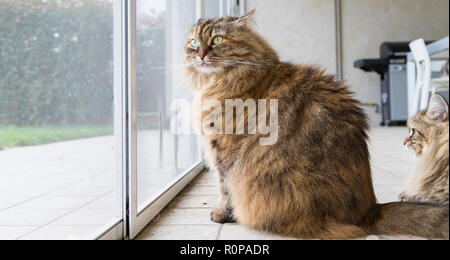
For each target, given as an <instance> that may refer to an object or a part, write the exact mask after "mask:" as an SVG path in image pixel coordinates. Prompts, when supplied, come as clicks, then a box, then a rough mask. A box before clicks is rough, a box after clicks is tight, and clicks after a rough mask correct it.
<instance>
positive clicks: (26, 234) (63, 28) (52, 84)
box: [0, 0, 121, 239]
mask: <svg viewBox="0 0 450 260" xmlns="http://www.w3.org/2000/svg"><path fill="white" fill-rule="evenodd" d="M113 105H114V104H113V4H112V1H106V0H84V1H79V0H45V1H44V0H40V1H38V0H32V1H16V0H2V1H0V239H85V238H90V237H91V236H93V235H95V234H97V233H98V232H100V231H103V230H105V229H106V228H107V227H108V226H107V224H108V223H111V222H112V221H116V220H117V219H121V213H120V212H121V210H120V208H121V207H120V202H117V203H116V200H115V182H114V180H115V174H114V158H115V157H114V153H115V151H114V136H113V132H114V130H113V122H114V121H113V116H114V113H113V107H114V106H113Z"/></svg>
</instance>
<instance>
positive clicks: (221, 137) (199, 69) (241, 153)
mask: <svg viewBox="0 0 450 260" xmlns="http://www.w3.org/2000/svg"><path fill="white" fill-rule="evenodd" d="M253 13H254V11H253V12H251V13H250V14H248V15H246V16H244V17H227V18H217V19H208V20H200V21H199V22H198V23H197V24H196V25H195V26H194V27H193V28H192V30H191V32H190V36H189V38H188V40H187V41H186V46H185V63H186V74H187V76H188V77H189V79H190V81H191V84H192V87H193V89H194V92H195V93H196V94H195V100H194V102H195V103H197V104H198V103H201V104H202V105H205V104H207V107H210V106H209V104H213V103H217V102H218V103H219V105H220V107H221V108H222V109H223V107H224V106H225V105H224V103H225V100H226V99H232V100H236V99H240V100H244V101H245V100H250V99H252V100H261V99H264V100H267V101H268V100H273V99H275V100H278V119H279V124H278V127H277V130H278V135H279V138H278V142H276V144H274V145H271V146H263V145H260V143H259V142H260V139H261V138H264V137H265V136H266V135H263V134H244V135H238V134H215V133H212V132H208V133H206V134H205V139H206V140H207V144H208V149H209V151H208V154H207V155H208V157H209V158H210V162H209V164H210V168H211V169H212V170H214V171H216V172H217V173H218V174H219V176H220V184H221V191H222V202H221V204H220V205H219V206H218V207H217V208H215V209H214V210H213V212H212V214H211V217H212V220H213V221H215V222H218V223H225V222H231V221H237V222H239V223H241V224H244V225H247V226H249V227H251V228H254V229H258V230H265V231H269V232H274V233H277V234H281V235H285V236H293V237H298V238H323V239H350V238H358V237H363V236H366V235H368V234H406V235H415V236H421V237H428V238H447V239H448V233H449V229H448V213H449V209H448V207H441V206H431V205H425V204H418V203H393V204H388V205H377V204H376V198H375V195H374V190H373V186H372V180H371V170H370V163H369V152H368V149H367V144H366V139H367V134H366V131H367V128H368V124H367V120H366V117H365V115H364V113H363V111H362V109H361V108H360V106H359V102H358V101H356V100H355V99H353V98H352V93H351V92H350V91H349V89H348V87H347V86H346V85H345V84H344V83H343V82H338V81H336V80H335V78H334V77H333V76H328V75H325V74H324V72H323V71H322V70H320V69H317V68H315V67H311V66H305V65H292V64H287V63H283V62H281V61H280V60H279V58H278V55H277V53H276V52H275V51H274V50H273V49H272V47H271V46H270V45H269V44H268V43H267V42H266V41H265V40H264V39H263V37H262V36H260V35H259V34H258V33H257V32H256V31H254V30H253V29H252V28H251V26H249V24H248V19H249V18H250V16H252V15H253ZM267 103H268V102H267ZM225 109H226V108H225ZM225 109H223V110H225ZM259 110H260V108H258V112H260V111H259ZM195 112H196V113H197V120H198V121H201V124H203V125H208V124H210V126H213V125H214V124H213V123H211V122H212V120H214V122H216V121H215V120H221V119H225V115H226V113H225V111H224V112H220V113H215V112H214V111H210V110H206V111H203V112H200V111H198V110H196V111H195ZM250 114H251V112H249V111H247V112H246V115H245V120H246V123H247V122H248V121H249V117H250ZM260 119H261V118H259V120H258V122H260ZM205 121H206V123H205ZM236 125H237V123H236ZM258 127H260V125H259V123H258ZM235 128H236V127H235ZM247 133H249V132H247Z"/></svg>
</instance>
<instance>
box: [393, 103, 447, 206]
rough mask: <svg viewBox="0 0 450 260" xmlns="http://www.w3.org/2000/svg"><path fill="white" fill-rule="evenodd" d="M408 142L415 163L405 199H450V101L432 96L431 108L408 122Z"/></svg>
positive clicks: (430, 200) (435, 201)
mask: <svg viewBox="0 0 450 260" xmlns="http://www.w3.org/2000/svg"><path fill="white" fill-rule="evenodd" d="M408 126H409V128H410V135H409V136H408V137H407V138H406V140H405V146H406V147H407V148H408V149H410V150H412V151H413V152H415V154H416V157H417V158H416V159H417V161H416V165H415V167H414V170H413V171H412V173H411V174H410V176H409V178H408V182H407V185H406V191H405V192H404V193H403V194H402V195H401V199H402V200H404V201H416V202H434V203H440V204H447V205H448V202H449V113H448V104H447V103H446V101H445V100H444V98H442V97H441V96H439V95H435V96H433V98H432V99H431V102H430V108H429V109H427V110H425V111H422V112H420V113H418V114H416V115H414V116H413V117H412V118H411V119H410V120H409V122H408Z"/></svg>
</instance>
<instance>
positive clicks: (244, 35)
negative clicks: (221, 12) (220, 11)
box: [184, 10, 278, 75]
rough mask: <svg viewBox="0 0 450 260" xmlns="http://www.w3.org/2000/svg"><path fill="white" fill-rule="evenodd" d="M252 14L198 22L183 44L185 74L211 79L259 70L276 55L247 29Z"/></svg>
mask: <svg viewBox="0 0 450 260" xmlns="http://www.w3.org/2000/svg"><path fill="white" fill-rule="evenodd" d="M254 14H255V10H253V11H251V12H250V13H248V14H247V15H244V16H242V17H224V18H215V19H201V20H199V21H198V23H197V24H196V25H194V26H193V27H192V28H191V30H190V32H189V36H188V38H187V40H186V43H185V48H184V50H185V53H184V54H185V55H184V63H185V65H186V70H187V71H186V72H187V73H191V74H198V75H211V74H217V73H224V72H229V71H230V70H233V69H244V68H247V69H249V68H251V67H253V68H254V69H255V68H258V67H262V66H265V65H267V64H268V63H270V62H271V60H276V59H278V56H277V54H276V53H275V51H273V50H272V48H271V47H270V46H269V45H268V44H267V43H266V41H265V40H264V39H263V37H261V36H260V35H259V34H258V33H256V32H255V31H254V30H253V29H252V28H251V26H250V25H249V22H250V19H251V17H252V16H253V15H254Z"/></svg>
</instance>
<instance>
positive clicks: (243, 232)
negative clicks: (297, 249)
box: [219, 224, 294, 240]
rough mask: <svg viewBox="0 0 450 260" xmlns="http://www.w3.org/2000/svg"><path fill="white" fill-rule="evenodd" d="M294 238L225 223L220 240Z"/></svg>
mask: <svg viewBox="0 0 450 260" xmlns="http://www.w3.org/2000/svg"><path fill="white" fill-rule="evenodd" d="M288 239H291V240H292V239H294V238H288V237H281V236H278V235H274V234H269V233H265V232H261V231H255V230H251V229H249V228H247V227H245V226H242V225H237V224H226V225H223V227H222V230H221V231H220V234H219V240H288Z"/></svg>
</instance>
